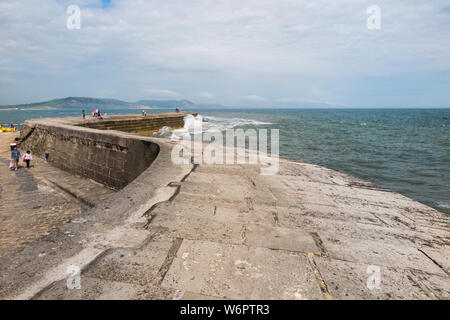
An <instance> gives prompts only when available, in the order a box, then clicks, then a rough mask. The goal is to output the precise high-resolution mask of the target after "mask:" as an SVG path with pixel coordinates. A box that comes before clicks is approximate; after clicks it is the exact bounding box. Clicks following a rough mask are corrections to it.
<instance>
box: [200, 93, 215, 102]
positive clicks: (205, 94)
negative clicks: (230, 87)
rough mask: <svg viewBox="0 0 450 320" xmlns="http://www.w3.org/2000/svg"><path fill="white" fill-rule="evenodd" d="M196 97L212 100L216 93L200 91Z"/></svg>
mask: <svg viewBox="0 0 450 320" xmlns="http://www.w3.org/2000/svg"><path fill="white" fill-rule="evenodd" d="M196 98H197V99H199V100H211V99H213V98H214V95H213V94H212V93H210V92H199V93H197V95H196Z"/></svg>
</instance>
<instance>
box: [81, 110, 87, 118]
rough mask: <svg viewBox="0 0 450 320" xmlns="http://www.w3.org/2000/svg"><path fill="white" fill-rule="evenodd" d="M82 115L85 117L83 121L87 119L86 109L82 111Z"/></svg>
mask: <svg viewBox="0 0 450 320" xmlns="http://www.w3.org/2000/svg"><path fill="white" fill-rule="evenodd" d="M81 114H82V115H83V120H84V119H86V111H84V109H83V110H82V111H81Z"/></svg>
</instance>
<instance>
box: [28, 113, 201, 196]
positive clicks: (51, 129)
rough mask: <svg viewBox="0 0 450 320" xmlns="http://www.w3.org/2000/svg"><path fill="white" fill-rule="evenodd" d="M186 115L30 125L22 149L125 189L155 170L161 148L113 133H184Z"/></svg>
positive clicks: (67, 121)
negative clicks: (179, 130) (168, 130)
mask: <svg viewBox="0 0 450 320" xmlns="http://www.w3.org/2000/svg"><path fill="white" fill-rule="evenodd" d="M186 114H187V113H185V112H180V113H163V114H149V115H147V116H145V117H143V116H141V115H126V116H111V117H110V118H108V119H107V120H99V119H89V118H88V119H85V120H82V119H79V118H64V119H59V120H58V119H57V120H56V121H55V119H53V120H52V121H46V120H28V121H25V123H24V125H23V127H22V130H21V135H20V137H21V144H20V148H21V150H23V151H25V150H31V151H32V153H33V154H34V155H35V156H36V155H38V156H42V157H43V156H44V153H45V151H46V150H48V151H49V153H50V162H51V164H52V165H54V166H56V167H59V168H61V169H63V170H66V171H68V172H71V173H74V174H78V175H80V176H83V177H87V178H90V179H93V180H95V181H97V182H100V183H102V184H105V185H107V186H109V187H112V188H114V189H121V188H123V187H125V186H126V185H127V184H129V183H130V182H131V181H133V180H134V179H136V178H137V177H138V176H139V175H140V174H141V173H142V172H143V171H144V170H145V169H147V168H148V167H149V166H150V165H151V164H152V162H153V161H154V160H155V159H156V157H157V155H158V153H159V146H158V144H156V143H154V142H150V141H146V140H143V139H139V138H132V137H129V136H127V137H124V136H121V135H117V134H111V133H110V132H108V130H116V131H123V132H142V131H145V132H150V131H157V130H159V129H161V128H162V127H164V126H169V127H171V128H178V127H183V125H184V117H185V116H186ZM194 115H195V113H194Z"/></svg>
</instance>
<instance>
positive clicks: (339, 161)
mask: <svg viewBox="0 0 450 320" xmlns="http://www.w3.org/2000/svg"><path fill="white" fill-rule="evenodd" d="M105 111H106V112H108V113H109V114H119V113H139V110H137V109H135V110H133V109H132V110H130V109H120V110H118V109H115V110H105ZM166 111H173V110H167V109H152V110H147V112H148V113H152V112H166ZM192 111H197V112H199V113H200V114H201V115H202V116H203V118H206V119H207V120H208V122H207V123H205V126H206V127H207V129H213V130H225V129H227V128H243V129H247V128H266V129H279V130H280V155H281V156H285V157H288V158H292V159H297V160H301V161H305V162H309V163H313V164H317V165H321V166H325V167H327V168H331V169H334V170H337V171H340V172H343V173H346V174H350V175H353V176H356V177H358V178H361V179H363V180H366V181H370V182H373V183H375V184H377V185H379V186H381V187H384V188H387V189H390V190H393V191H396V192H399V193H401V194H403V195H405V196H407V197H410V198H412V199H414V200H417V201H420V202H422V203H424V204H426V205H429V206H431V207H434V208H436V209H438V210H440V211H442V212H446V213H450V187H449V186H450V131H449V129H450V109H214V110H213V109H211V110H205V109H201V110H200V109H199V110H192ZM77 114H79V111H78V110H33V111H24V110H14V111H0V123H2V124H7V123H10V122H14V123H17V124H21V123H23V122H24V121H25V120H26V119H30V118H39V117H43V118H45V117H55V116H57V117H60V116H70V115H77Z"/></svg>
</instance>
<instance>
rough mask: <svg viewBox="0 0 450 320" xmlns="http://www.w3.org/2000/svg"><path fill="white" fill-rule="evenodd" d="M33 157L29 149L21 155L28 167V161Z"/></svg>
mask: <svg viewBox="0 0 450 320" xmlns="http://www.w3.org/2000/svg"><path fill="white" fill-rule="evenodd" d="M32 159H33V157H32V156H31V151H30V150H28V151H27V153H25V154H24V155H23V161H24V162H25V163H26V164H27V168H29V167H30V161H31V160H32Z"/></svg>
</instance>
